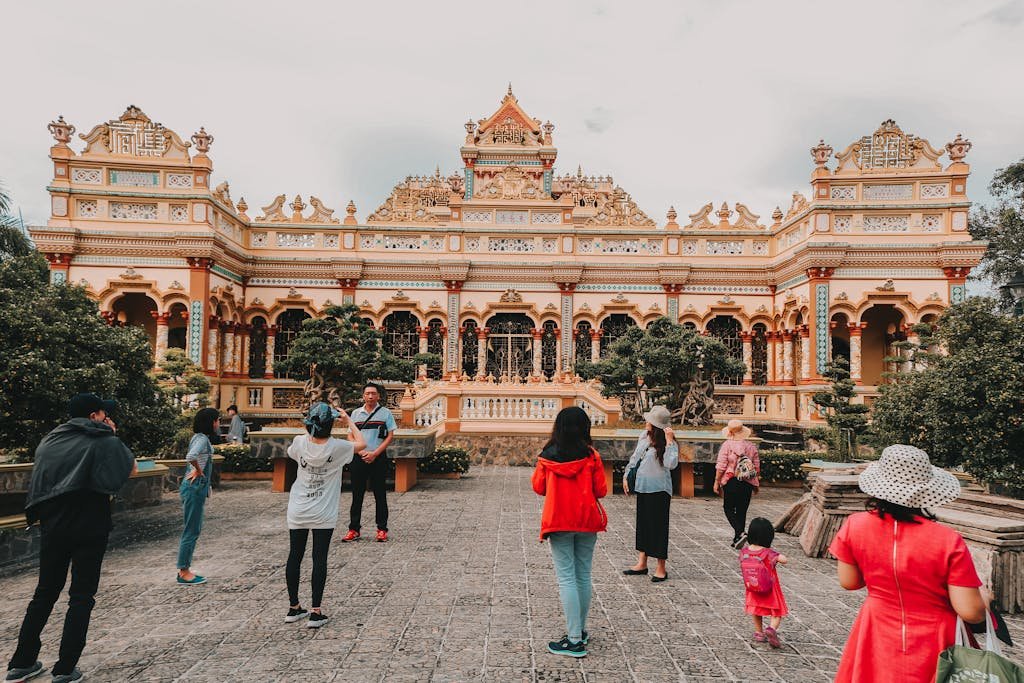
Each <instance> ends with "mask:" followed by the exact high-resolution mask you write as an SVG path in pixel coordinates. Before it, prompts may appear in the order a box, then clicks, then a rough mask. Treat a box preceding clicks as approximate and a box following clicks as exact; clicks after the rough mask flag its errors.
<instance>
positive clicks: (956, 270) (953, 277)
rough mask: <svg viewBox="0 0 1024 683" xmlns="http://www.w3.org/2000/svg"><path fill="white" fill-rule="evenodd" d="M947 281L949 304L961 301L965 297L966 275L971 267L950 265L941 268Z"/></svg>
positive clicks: (952, 304) (969, 272)
mask: <svg viewBox="0 0 1024 683" xmlns="http://www.w3.org/2000/svg"><path fill="white" fill-rule="evenodd" d="M942 272H943V274H944V275H945V276H946V280H948V281H949V305H950V306H954V305H956V304H959V303H963V302H964V300H965V299H966V298H967V276H968V275H970V274H971V269H970V268H969V267H967V266H952V267H947V268H943V269H942Z"/></svg>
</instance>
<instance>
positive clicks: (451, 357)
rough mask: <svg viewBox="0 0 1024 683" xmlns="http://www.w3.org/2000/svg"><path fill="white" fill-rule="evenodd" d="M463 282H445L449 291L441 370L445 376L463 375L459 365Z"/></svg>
mask: <svg viewBox="0 0 1024 683" xmlns="http://www.w3.org/2000/svg"><path fill="white" fill-rule="evenodd" d="M463 284H465V283H464V282H463V281H462V280H445V282H444V286H445V289H447V290H448V311H447V313H448V326H447V330H446V332H445V342H444V361H443V362H442V363H441V369H442V372H443V374H445V375H453V374H454V375H456V376H458V375H461V374H462V373H461V372H460V371H459V364H460V362H461V355H460V354H459V339H460V336H461V335H460V334H459V329H460V328H459V312H460V311H461V310H462V285H463Z"/></svg>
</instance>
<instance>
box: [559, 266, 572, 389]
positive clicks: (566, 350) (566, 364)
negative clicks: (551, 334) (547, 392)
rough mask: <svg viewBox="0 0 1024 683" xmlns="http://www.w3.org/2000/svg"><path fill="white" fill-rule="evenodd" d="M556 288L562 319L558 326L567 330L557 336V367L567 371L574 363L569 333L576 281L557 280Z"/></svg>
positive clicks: (570, 334)
mask: <svg viewBox="0 0 1024 683" xmlns="http://www.w3.org/2000/svg"><path fill="white" fill-rule="evenodd" d="M558 289H559V291H560V292H561V293H562V296H561V301H560V304H561V306H560V315H561V318H562V319H561V323H560V325H559V327H560V328H561V329H562V330H569V332H567V333H565V334H563V335H561V337H560V338H559V344H558V359H559V369H560V371H562V372H568V371H569V370H570V369H571V368H572V367H573V363H574V360H575V359H574V358H573V356H574V354H573V343H572V342H573V335H572V333H571V330H572V313H573V303H572V294H573V292H574V291H576V283H575V282H559V283H558Z"/></svg>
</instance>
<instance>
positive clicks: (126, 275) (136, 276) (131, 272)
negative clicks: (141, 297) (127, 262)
mask: <svg viewBox="0 0 1024 683" xmlns="http://www.w3.org/2000/svg"><path fill="white" fill-rule="evenodd" d="M120 278H121V279H122V280H141V279H142V274H141V273H136V272H135V269H134V268H132V267H131V266H129V267H128V268H127V270H125V271H124V272H123V273H121V275H120Z"/></svg>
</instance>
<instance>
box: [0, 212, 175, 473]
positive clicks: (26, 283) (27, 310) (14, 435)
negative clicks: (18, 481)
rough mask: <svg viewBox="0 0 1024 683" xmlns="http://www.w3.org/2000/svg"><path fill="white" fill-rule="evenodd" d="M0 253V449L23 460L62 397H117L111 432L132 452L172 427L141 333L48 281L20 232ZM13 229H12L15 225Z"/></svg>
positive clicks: (61, 414)
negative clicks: (115, 324)
mask: <svg viewBox="0 0 1024 683" xmlns="http://www.w3.org/2000/svg"><path fill="white" fill-rule="evenodd" d="M0 230H4V231H5V232H3V233H2V234H3V237H4V239H5V240H9V241H7V242H4V244H5V246H4V247H3V251H2V252H0V330H3V333H2V334H0V449H2V450H6V451H11V452H14V453H16V454H18V455H19V456H21V457H23V458H27V457H29V456H30V455H31V453H32V452H33V451H34V450H35V447H36V445H37V444H38V443H39V440H40V439H42V437H43V436H44V435H46V433H47V432H49V431H50V430H51V429H53V428H54V427H56V426H57V425H58V424H60V423H61V422H63V421H64V420H65V419H66V418H67V414H66V412H65V411H66V408H67V402H68V399H69V398H71V396H73V395H74V394H76V393H79V392H85V391H92V392H95V393H97V394H100V395H101V396H108V397H113V398H115V399H117V401H118V403H119V410H118V414H117V415H116V417H115V419H116V421H117V423H118V434H119V435H120V436H121V438H122V439H124V441H125V442H126V443H127V444H128V445H129V447H131V448H132V449H133V450H135V451H136V452H137V453H139V454H148V453H153V452H155V451H156V450H158V449H159V447H160V445H161V444H163V443H164V442H166V440H167V439H168V438H170V435H171V433H172V432H173V428H174V425H173V416H174V411H173V408H172V407H171V405H170V403H169V401H168V400H167V398H166V397H165V395H164V394H163V392H162V391H160V388H159V386H158V385H157V383H156V381H155V380H154V379H153V377H152V376H151V375H150V370H151V369H152V366H153V360H152V352H151V350H150V345H149V341H148V339H147V338H146V337H145V335H144V334H143V333H142V332H141V331H139V330H137V329H133V328H118V327H110V326H108V325H107V324H106V323H105V322H104V321H103V319H102V318H100V316H99V311H98V308H97V306H96V303H95V302H94V301H92V300H91V299H89V297H88V296H87V295H86V293H85V290H84V289H82V288H81V287H72V286H68V285H65V284H56V285H55V284H52V283H50V278H49V270H48V268H47V265H46V261H45V259H43V257H42V256H41V255H40V254H39V253H38V252H36V251H35V250H34V249H33V248H32V247H31V243H29V242H28V240H27V239H26V238H25V237H24V236H23V235H21V234H20V231H7V228H0ZM15 230H16V229H15Z"/></svg>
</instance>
